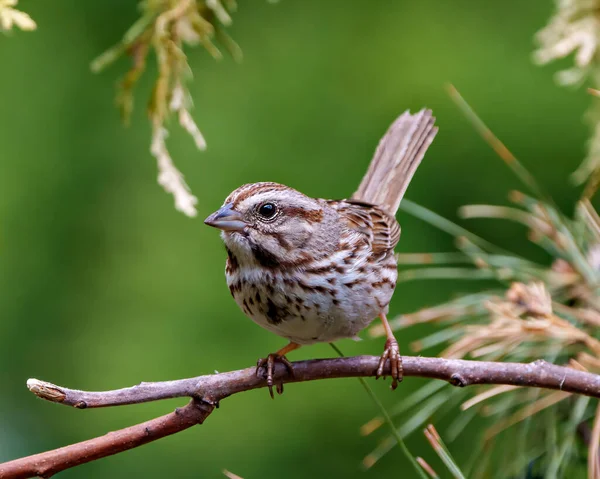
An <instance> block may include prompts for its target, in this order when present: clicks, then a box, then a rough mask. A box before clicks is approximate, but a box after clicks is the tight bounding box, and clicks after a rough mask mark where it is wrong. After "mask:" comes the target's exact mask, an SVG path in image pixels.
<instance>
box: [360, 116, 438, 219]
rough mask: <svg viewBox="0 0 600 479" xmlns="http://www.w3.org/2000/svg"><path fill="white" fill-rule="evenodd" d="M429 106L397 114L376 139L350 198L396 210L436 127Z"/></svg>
mask: <svg viewBox="0 0 600 479" xmlns="http://www.w3.org/2000/svg"><path fill="white" fill-rule="evenodd" d="M434 122H435V118H434V117H433V116H432V115H431V110H421V111H419V112H418V113H415V114H414V115H411V114H410V112H409V111H408V110H407V111H405V112H404V113H402V115H400V116H399V117H398V118H397V119H396V121H394V123H392V126H390V127H389V129H388V131H387V132H386V134H385V136H384V137H383V138H382V139H381V141H380V142H379V145H378V146H377V150H376V151H375V156H373V159H372V160H371V164H370V165H369V169H368V170H367V172H366V173H365V176H364V178H363V179H362V181H361V183H360V186H359V187H358V190H357V191H356V193H354V195H352V198H353V199H356V200H360V201H365V202H367V203H373V204H376V205H378V206H381V207H383V208H384V209H386V210H387V211H388V212H389V213H391V214H394V215H395V214H396V212H397V211H398V207H399V206H400V201H401V200H402V197H403V196H404V193H405V192H406V188H408V184H409V183H410V180H411V179H412V177H413V175H414V174H415V171H416V170H417V167H418V166H419V163H421V160H422V159H423V156H424V155H425V151H427V148H428V147H429V145H430V144H431V142H432V141H433V138H434V137H435V135H436V133H437V130H438V129H437V128H436V127H434V126H433V124H434Z"/></svg>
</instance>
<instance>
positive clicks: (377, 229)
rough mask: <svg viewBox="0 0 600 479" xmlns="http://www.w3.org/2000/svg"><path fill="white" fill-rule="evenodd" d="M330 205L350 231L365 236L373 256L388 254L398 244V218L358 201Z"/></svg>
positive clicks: (340, 201)
mask: <svg viewBox="0 0 600 479" xmlns="http://www.w3.org/2000/svg"><path fill="white" fill-rule="evenodd" d="M328 203H329V205H330V206H332V207H333V208H335V209H336V210H337V212H338V213H339V215H340V218H341V219H342V220H343V221H345V222H346V226H347V227H348V228H349V229H351V230H353V231H356V232H358V233H361V234H362V235H363V236H364V238H365V239H366V240H367V242H368V243H369V245H370V247H371V250H372V251H373V255H375V256H379V255H381V254H386V253H388V252H390V251H392V250H393V249H394V247H395V246H396V245H397V244H398V241H399V240H400V225H399V224H398V222H397V221H396V218H394V217H393V216H392V215H390V214H389V213H387V212H385V211H384V210H382V209H381V208H379V207H377V206H376V205H372V204H370V203H365V202H363V201H358V200H339V201H338V200H336V201H333V200H332V201H328Z"/></svg>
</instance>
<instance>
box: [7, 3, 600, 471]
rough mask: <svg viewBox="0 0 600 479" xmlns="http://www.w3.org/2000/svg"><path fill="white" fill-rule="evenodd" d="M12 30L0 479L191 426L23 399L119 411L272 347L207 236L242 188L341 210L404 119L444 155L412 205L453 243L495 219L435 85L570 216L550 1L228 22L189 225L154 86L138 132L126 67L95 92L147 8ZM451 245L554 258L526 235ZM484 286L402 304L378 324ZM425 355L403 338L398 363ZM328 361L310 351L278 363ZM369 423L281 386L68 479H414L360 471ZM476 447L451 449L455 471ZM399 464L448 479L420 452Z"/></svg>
mask: <svg viewBox="0 0 600 479" xmlns="http://www.w3.org/2000/svg"><path fill="white" fill-rule="evenodd" d="M20 8H22V9H23V10H25V11H27V12H28V13H29V14H30V15H31V16H32V17H33V18H34V19H35V20H36V22H37V23H38V30H37V31H35V32H33V33H22V32H15V33H14V34H12V35H9V36H5V37H1V38H0V72H1V73H0V105H1V110H0V113H1V114H0V365H1V366H0V384H1V385H2V391H1V393H0V461H3V460H9V459H12V458H16V457H19V456H23V455H27V454H32V453H36V452H40V451H43V450H46V449H50V448H56V447H59V446H62V445H66V444H69V443H72V442H76V441H80V440H84V439H87V438H90V437H93V436H96V435H100V434H103V433H105V432H107V431H110V430H113V429H117V428H121V427H125V426H128V425H131V424H134V423H136V422H140V421H143V420H146V419H149V418H152V417H154V416H157V415H160V414H164V413H166V412H169V411H171V410H172V409H173V408H174V407H176V406H178V405H181V404H184V403H185V400H179V401H166V402H160V403H153V404H146V405H140V406H129V407H121V408H111V409H99V410H86V411H76V410H73V409H68V408H66V407H59V406H55V405H52V404H49V403H44V402H42V401H40V400H37V399H36V398H35V397H34V396H33V395H31V394H30V393H29V392H28V391H27V389H26V387H25V381H26V380H27V378H29V377H37V378H40V379H45V380H48V381H52V382H55V383H58V384H64V385H68V386H71V387H75V388H81V389H94V390H99V389H108V388H118V387H123V386H128V385H132V384H135V383H138V382H140V381H142V380H144V381H152V380H164V379H174V378H179V377H188V376H196V375H199V374H204V373H211V372H213V371H214V370H219V371H226V370H229V369H237V368H241V367H247V366H249V365H251V364H254V362H255V360H256V358H258V357H260V356H264V355H265V354H266V353H268V352H271V351H273V350H275V349H277V348H279V347H281V346H282V345H283V344H284V343H285V341H284V340H283V339H280V338H278V337H276V336H274V335H272V334H270V333H268V332H266V331H263V330H262V329H260V328H259V327H257V326H256V325H254V323H252V322H251V321H250V320H248V319H246V318H245V317H244V316H243V314H242V313H241V312H240V311H239V310H238V309H237V306H236V305H235V304H234V302H233V301H232V300H231V297H230V295H229V292H228V290H227V287H226V286H225V280H224V274H223V269H224V261H225V253H224V250H223V246H222V244H221V241H220V239H219V237H218V234H217V232H216V231H215V230H213V229H210V228H208V227H206V226H205V225H204V224H203V223H202V219H203V218H204V217H205V216H207V215H208V214H209V213H211V212H212V211H213V210H215V209H216V208H217V207H218V206H219V205H220V204H221V203H222V201H223V199H224V198H225V196H226V195H227V194H228V193H229V192H230V191H231V190H233V189H234V188H236V187H237V186H239V185H240V184H242V183H245V182H252V181H258V180H272V181H278V182H282V183H286V184H289V185H291V186H293V187H295V188H297V189H299V190H301V191H303V192H305V193H307V194H309V195H313V196H324V197H330V198H339V197H345V196H347V195H349V194H351V193H352V192H353V191H354V189H355V187H356V185H357V184H358V182H359V180H360V178H361V176H362V174H363V172H364V170H365V168H366V166H367V164H368V161H369V159H370V157H371V155H372V152H373V150H374V148H375V145H376V143H377V141H378V139H379V138H380V136H381V135H382V134H383V132H384V131H385V129H386V128H387V126H388V125H389V123H390V122H391V121H392V120H393V119H394V117H395V116H396V115H397V114H399V113H400V112H402V111H403V110H404V109H406V108H411V109H413V110H414V109H419V108H421V107H423V106H427V107H430V108H432V109H433V111H434V113H435V115H436V116H437V118H438V124H439V127H440V132H439V134H438V136H437V138H436V140H435V142H434V144H433V146H432V147H431V149H430V151H429V153H428V155H427V157H426V161H425V162H424V163H423V165H422V166H421V168H420V170H419V171H418V173H417V175H416V176H415V179H414V182H413V184H412V186H411V187H410V189H409V191H408V197H409V198H411V199H412V200H413V201H416V202H418V203H420V204H422V205H424V206H427V207H428V208H431V209H433V210H435V211H436V212H438V213H441V214H443V215H444V216H447V217H449V218H451V219H455V220H457V221H459V222H461V221H460V220H458V219H457V215H456V210H457V208H458V207H459V206H460V205H462V204H465V203H505V202H506V195H507V193H508V191H509V190H511V189H513V188H520V184H519V183H518V181H517V180H516V178H514V176H513V175H512V174H511V173H510V171H509V170H508V169H507V168H506V167H505V165H503V164H502V162H501V161H500V160H499V159H498V158H497V157H496V156H495V155H494V153H493V152H492V151H491V149H490V148H489V147H488V146H487V145H486V144H485V143H484V142H483V141H482V140H481V139H480V138H479V137H478V136H477V134H476V133H475V132H474V131H473V129H472V127H471V126H470V125H469V124H468V123H467V122H466V121H465V119H464V118H463V116H462V115H461V113H460V112H459V111H458V110H457V108H456V107H455V106H454V105H453V104H452V102H451V101H450V100H449V98H448V96H447V94H446V92H445V90H444V85H445V84H446V83H447V82H452V83H453V84H455V85H456V87H457V88H458V89H459V90H460V91H461V92H462V94H463V95H464V96H465V97H466V98H467V100H468V101H469V102H470V103H471V104H472V106H473V107H474V108H475V109H476V110H477V111H478V113H479V114H480V115H481V116H482V117H483V118H484V119H485V120H486V121H487V122H488V124H489V125H490V127H491V128H492V129H493V131H494V132H495V133H496V134H497V135H498V136H499V137H500V138H501V139H503V140H504V141H505V143H506V144H507V145H508V146H509V147H510V148H511V150H512V151H513V152H514V153H515V154H516V155H517V156H518V157H519V158H520V159H521V160H522V161H523V163H524V164H525V165H526V166H527V167H528V168H529V169H530V170H531V171H532V172H533V173H534V174H535V176H536V177H537V178H538V180H539V181H540V183H542V184H543V185H544V186H545V188H546V189H547V190H548V191H549V192H550V193H551V195H552V196H553V197H554V198H555V200H556V201H557V203H558V204H559V205H561V206H562V207H563V208H564V209H565V210H566V211H570V210H571V208H572V205H573V200H574V198H576V196H577V193H578V190H577V189H575V188H573V187H572V186H571V185H570V184H569V182H568V178H567V177H568V174H569V173H570V172H571V171H573V170H574V169H575V168H576V166H577V164H578V163H579V161H580V159H581V158H582V157H583V155H584V144H585V139H586V137H587V135H588V131H587V129H586V127H585V126H584V125H583V124H582V121H581V117H582V114H583V111H584V110H585V108H586V107H587V106H588V105H589V103H590V102H591V101H592V99H591V97H589V96H588V95H586V94H585V92H584V91H583V90H578V91H569V90H565V89H560V88H558V87H557V86H556V85H555V83H554V81H553V78H552V73H553V68H539V67H536V66H534V65H533V64H532V62H531V52H532V50H533V48H534V44H533V35H534V33H535V32H536V31H537V30H538V29H540V28H541V27H542V26H543V25H544V24H545V22H546V21H547V19H548V18H549V16H550V14H551V12H552V8H553V5H552V2H550V1H546V0H544V1H542V0H535V1H529V2H522V1H519V0H512V1H505V2H472V1H468V0H455V1H453V2H439V1H436V0H422V1H420V2H410V1H397V2H387V1H383V0H371V1H370V2H359V1H351V2H348V1H345V2H341V1H331V2H320V1H317V0H303V1H302V2H299V1H294V0H283V1H281V2H279V3H278V4H275V5H273V4H269V3H268V2H266V1H264V0H252V1H243V2H240V5H239V11H238V13H236V14H235V16H234V24H233V26H232V28H230V29H229V32H230V34H231V35H232V37H233V38H234V39H235V40H236V41H237V42H238V43H239V44H240V45H241V47H242V49H243V51H244V55H245V56H244V61H243V63H242V64H241V65H240V64H236V63H234V62H233V61H232V60H231V59H228V58H226V59H225V60H224V61H222V62H215V61H214V60H213V59H212V58H210V57H209V55H208V54H207V53H206V52H205V51H204V50H202V49H195V50H191V51H190V52H189V56H190V62H191V65H192V68H193V71H194V74H195V81H194V83H193V84H192V85H191V87H190V88H191V91H192V94H193V97H194V101H195V105H196V108H195V110H194V116H195V118H196V120H197V122H198V124H199V125H200V127H201V129H202V131H203V133H204V134H205V137H206V139H207V141H208V150H207V151H206V152H204V153H200V152H198V151H197V150H196V149H195V147H194V145H193V142H192V141H191V139H190V138H189V137H188V136H186V135H185V134H184V133H181V132H180V131H178V129H177V128H175V127H174V128H173V129H172V130H173V132H172V134H171V136H170V139H169V148H170V150H171V152H172V155H173V157H174V159H175V161H176V163H177V165H178V167H179V168H180V169H181V170H182V171H183V172H184V174H185V175H186V179H187V181H188V183H189V184H190V186H191V187H192V189H193V191H194V192H195V194H196V195H197V196H198V198H199V207H198V210H199V216H198V218H196V219H190V218H187V217H185V216H183V215H182V214H180V213H178V212H176V211H175V210H174V208H173V202H172V198H171V197H170V196H168V195H167V194H166V193H164V192H163V191H162V189H161V188H160V187H159V186H157V184H156V167H155V163H154V159H153V158H152V157H151V156H150V154H149V151H148V150H149V137H150V131H149V125H148V122H147V120H146V116H145V101H146V98H147V97H148V95H149V93H150V89H151V80H152V78H153V77H154V73H155V68H154V66H152V65H151V66H150V68H149V71H148V73H147V75H146V76H145V77H144V79H142V81H141V83H140V86H139V89H138V91H137V94H136V98H137V109H136V111H135V113H134V116H133V121H132V125H131V127H129V128H128V129H125V128H123V127H122V126H121V124H120V122H119V118H118V114H117V111H116V110H115V108H114V102H113V98H114V85H115V82H116V80H117V78H118V76H119V75H120V74H121V73H123V72H124V71H125V70H126V68H127V66H128V65H127V62H126V60H122V61H121V62H119V63H117V64H116V65H114V66H113V67H111V68H110V69H108V70H107V71H105V72H103V73H102V74H100V75H94V74H92V73H91V72H90V70H89V62H90V61H91V60H92V59H93V58H94V57H95V56H96V55H98V54H99V53H101V52H102V51H103V50H104V49H106V48H107V47H109V46H110V45H112V44H113V43H115V42H116V41H117V40H118V39H119V38H120V36H121V35H122V33H123V32H124V31H125V30H126V28H127V27H128V26H129V25H130V24H131V23H133V21H134V20H135V19H136V18H137V11H136V2H134V1H133V0H129V1H123V0H110V1H108V0H106V1H103V2H81V1H75V0H52V1H50V2H39V1H33V0H22V1H21V2H20ZM399 219H400V221H401V224H402V227H403V236H402V240H401V242H400V245H399V251H402V252H417V251H444V250H450V249H451V248H452V239H451V238H449V237H448V236H446V235H445V234H444V233H441V232H439V231H437V230H435V229H433V228H432V227H430V226H428V225H426V224H424V223H422V222H421V221H419V220H417V219H414V218H412V217H410V216H408V215H406V214H404V213H400V215H399ZM461 224H465V225H466V226H468V227H469V228H470V229H472V230H473V231H475V232H477V233H478V234H481V235H485V236H486V237H489V238H493V239H494V240H495V241H496V242H497V243H499V244H502V245H503V246H505V247H507V248H511V249H513V250H515V251H516V252H519V253H521V254H525V255H528V256H530V257H532V258H534V259H537V260H542V261H543V260H544V259H545V258H544V256H543V255H542V254H541V253H540V252H539V251H537V250H536V249H535V248H534V247H533V246H528V245H527V244H526V241H524V236H525V233H526V232H525V231H524V230H523V229H521V228H519V227H516V226H513V225H510V224H506V225H505V224H504V223H502V222H485V221H478V222H469V223H464V222H461ZM476 287H478V285H476V284H472V283H467V282H465V283H456V282H444V281H436V282H428V283H406V284H402V285H400V287H399V288H398V290H397V293H396V296H395V299H394V302H393V303H392V307H391V313H392V315H395V314H399V313H401V312H409V311H414V310H416V309H419V308H422V307H424V306H428V305H432V304H435V303H436V302H437V301H442V300H445V299H448V298H449V297H450V296H451V295H452V294H455V293H457V292H460V291H465V290H469V289H473V288H476ZM425 332H426V331H424V330H422V329H418V328H413V329H411V330H408V331H405V332H404V333H403V334H402V336H401V337H400V343H401V348H403V350H404V351H408V344H409V343H410V341H411V340H414V339H416V338H418V337H419V336H420V335H422V334H424V333H425ZM364 336H365V337H366V335H364ZM382 343H383V341H382V340H369V339H367V340H365V341H362V342H360V343H354V342H352V341H342V342H341V343H340V344H339V345H340V347H341V348H342V349H343V350H344V352H345V353H346V354H369V353H371V354H380V351H381V348H382ZM332 354H333V351H331V349H330V348H329V346H327V345H317V346H312V347H306V348H303V349H301V350H300V351H298V352H294V353H292V354H291V355H290V358H291V359H301V358H315V357H323V356H331V355H332ZM371 383H372V385H373V387H374V388H375V390H376V392H377V393H378V395H379V396H380V397H381V399H382V401H384V403H385V404H386V405H393V404H395V403H397V402H398V401H401V400H402V397H403V396H405V395H407V394H408V393H409V392H410V391H413V390H414V389H415V388H417V387H418V386H419V385H421V384H423V382H422V381H419V380H416V379H408V380H406V381H405V382H404V383H403V384H402V385H401V387H400V388H399V389H398V390H397V391H396V392H395V393H393V394H392V393H391V392H389V390H388V388H387V384H383V383H381V381H380V382H377V383H376V382H375V381H371ZM376 412H377V411H376V410H375V408H374V406H373V404H372V403H371V402H370V401H369V399H368V398H367V396H366V395H365V393H364V391H363V390H362V388H361V386H360V385H359V383H358V382H357V381H356V380H335V381H327V382H315V383H310V384H297V385H289V386H287V387H286V393H285V394H284V395H283V396H282V397H278V398H276V400H275V401H271V400H270V398H269V397H268V394H267V392H266V391H264V390H260V391H251V392H248V393H245V394H240V395H237V396H235V397H232V398H230V399H227V400H226V401H223V403H222V405H221V408H220V409H219V410H217V411H216V412H215V413H214V414H213V415H212V416H211V417H210V418H209V419H208V420H207V422H206V423H205V424H204V425H203V426H200V427H196V428H193V429H191V430H188V431H186V432H183V433H181V434H177V435H175V436H173V437H170V438H166V439H163V440H161V441H159V442H156V443H153V444H150V445H147V446H144V447H142V448H139V449H136V450H133V451H129V452H126V453H124V454H120V455H117V456H114V457H110V458H107V459H103V460H101V461H97V462H94V463H91V464H88V465H84V466H81V467H79V468H76V469H73V470H71V471H67V472H64V473H62V474H61V477H64V478H75V477H86V478H105V477H123V478H124V477H146V478H155V477H156V478H158V477H190V478H192V477H217V478H218V477H222V474H221V471H222V469H224V468H227V469H229V470H231V471H233V472H235V473H237V474H239V475H241V476H243V477H245V478H258V477H260V478H263V479H266V478H270V477H282V476H283V477H288V478H303V477H310V476H312V477H344V478H348V477H393V476H397V475H398V474H401V475H402V477H413V475H414V474H413V471H412V470H411V469H410V468H409V467H410V466H409V465H408V464H407V462H406V460H405V458H404V457H403V456H402V455H401V453H400V452H399V451H398V450H394V451H392V453H390V454H389V455H388V456H387V457H385V458H384V459H383V460H382V461H381V462H380V463H378V464H377V465H376V466H375V467H374V468H373V469H371V470H369V471H367V472H364V471H363V470H362V469H361V460H362V458H363V456H364V455H366V454H367V453H368V452H370V451H371V449H373V448H374V447H375V445H376V444H377V442H378V440H380V439H381V438H382V437H384V436H385V435H386V431H385V430H384V429H382V430H381V432H380V434H379V435H377V434H376V435H374V436H372V437H366V438H364V437H361V436H360V435H359V427H360V426H361V425H362V424H363V423H365V422H366V421H368V420H369V419H370V418H372V417H373V416H374V415H375V414H376ZM458 413H459V412H458V411H457V412H456V414H458ZM409 414H410V413H409ZM475 432H476V431H474V430H472V429H471V430H467V432H466V433H465V434H463V436H461V437H460V438H459V439H458V440H457V441H456V442H454V443H453V444H451V448H452V450H453V452H454V453H455V455H456V457H457V459H458V460H459V462H462V460H464V459H466V458H468V456H469V451H470V444H471V443H472V442H473V441H475V440H477V439H476V437H477V436H476V435H475ZM408 445H409V447H410V448H411V450H413V452H414V453H415V454H418V455H422V456H425V457H426V458H427V459H428V460H429V461H430V462H431V464H433V465H434V466H438V462H437V461H436V459H435V457H434V454H433V452H432V451H431V450H430V449H429V447H428V446H427V445H426V442H425V440H424V439H423V438H422V437H421V436H420V435H419V434H415V435H413V436H411V437H410V438H409V439H408ZM437 469H442V467H437Z"/></svg>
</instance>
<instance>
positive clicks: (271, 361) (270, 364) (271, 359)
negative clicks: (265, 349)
mask: <svg viewBox="0 0 600 479" xmlns="http://www.w3.org/2000/svg"><path fill="white" fill-rule="evenodd" d="M299 347H300V345H299V344H296V343H293V342H290V344H288V345H287V346H285V347H283V348H281V349H280V350H279V351H277V352H276V353H272V354H269V355H268V356H267V357H266V358H262V359H259V360H258V362H257V363H256V375H257V376H260V368H262V367H264V366H265V365H266V370H267V386H268V387H269V394H271V397H272V398H274V397H275V396H273V369H274V367H275V362H276V361H279V362H280V363H283V365H284V366H285V367H286V368H287V370H288V372H289V374H290V376H291V377H294V368H293V367H292V363H290V362H289V361H288V359H287V358H286V357H285V355H286V354H287V353H289V352H290V351H293V350H294V349H298V348H299ZM276 389H277V394H282V393H283V382H281V383H277V385H276Z"/></svg>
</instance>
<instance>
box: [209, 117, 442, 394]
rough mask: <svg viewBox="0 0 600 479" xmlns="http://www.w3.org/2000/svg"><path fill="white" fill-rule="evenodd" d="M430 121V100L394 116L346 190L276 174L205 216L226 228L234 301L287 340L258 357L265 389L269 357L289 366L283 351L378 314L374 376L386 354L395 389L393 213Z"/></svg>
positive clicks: (353, 331) (398, 367)
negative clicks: (352, 189)
mask: <svg viewBox="0 0 600 479" xmlns="http://www.w3.org/2000/svg"><path fill="white" fill-rule="evenodd" d="M434 121H435V118H433V117H432V115H431V111H429V110H421V111H420V112H418V113H416V114H415V115H411V114H410V113H409V112H408V111H406V112H404V113H403V114H402V115H401V116H400V117H398V118H397V119H396V121H395V122H394V123H393V124H392V125H391V127H390V128H389V130H388V131H387V133H386V134H385V136H384V137H383V138H382V139H381V141H380V143H379V146H378V147H377V150H376V152H375V156H374V157H373V160H372V161H371V164H370V165H369V168H368V170H367V173H366V174H365V176H364V178H363V180H362V182H361V184H360V186H359V187H358V190H357V191H356V193H354V195H352V198H351V199H348V200H324V199H315V198H310V197H308V196H306V195H304V194H302V193H300V192H299V191H296V190H295V189H293V188H290V187H288V186H284V185H280V184H278V183H253V184H247V185H243V186H241V187H239V188H238V189H237V190H235V191H234V192H232V193H231V194H230V195H229V196H228V197H227V199H226V200H225V203H224V204H223V206H222V207H221V208H220V209H219V210H218V211H216V212H215V213H213V214H212V215H210V216H209V217H208V218H206V220H205V223H206V224H207V225H210V226H214V227H216V228H219V229H221V230H222V233H221V237H222V238H223V241H224V242H225V247H226V249H227V255H228V258H227V263H226V268H225V274H226V277H227V284H228V286H229V290H230V292H231V294H232V296H233V298H234V299H235V301H236V303H237V304H238V305H239V307H240V308H241V309H242V311H243V312H244V313H245V314H246V315H247V316H249V317H250V318H251V319H252V320H253V321H254V322H255V323H257V324H258V325H259V326H262V327H263V328H265V329H267V330H269V331H272V332H274V333H275V334H278V335H279V336H282V337H284V338H286V339H288V340H289V341H290V343H289V344H288V345H287V346H285V347H284V348H282V349H280V350H279V351H277V352H276V353H274V354H270V355H269V356H268V357H267V358H266V359H261V360H259V362H258V366H257V374H258V373H259V371H260V368H261V367H262V366H265V365H266V369H267V371H266V374H267V383H268V386H269V391H270V393H271V396H273V390H272V386H273V367H274V363H275V361H280V362H283V363H284V364H285V365H286V367H287V368H288V370H289V371H290V374H293V368H292V365H291V363H290V362H289V361H288V360H287V359H286V357H285V355H286V354H287V353H288V352H290V351H293V350H294V349H297V348H298V347H300V345H303V344H311V343H317V342H332V341H335V340H337V339H341V338H352V337H356V335H357V333H358V332H359V331H361V330H362V329H364V328H365V327H366V326H368V325H369V323H371V321H372V320H373V319H374V318H375V317H377V316H379V317H380V318H381V320H382V321H383V325H384V327H385V329H386V332H387V341H386V343H385V350H384V352H383V354H382V356H381V360H380V362H379V367H378V370H377V377H379V376H381V375H382V373H383V369H384V366H385V363H386V361H387V360H388V359H389V361H390V368H391V376H392V389H395V388H396V386H397V384H398V381H401V380H402V362H401V357H400V353H399V348H398V342H397V341H396V339H395V337H394V334H393V332H392V330H391V328H390V326H389V324H388V322H387V319H386V314H387V312H388V305H389V302H390V300H391V298H392V295H393V293H394V288H395V287H396V278H397V276H398V271H397V267H396V260H395V257H394V247H395V246H396V244H397V243H398V240H399V238H400V226H399V224H398V222H397V221H396V219H395V214H396V211H397V210H398V207H399V205H400V200H401V199H402V197H403V196H404V192H405V191H406V188H407V187H408V184H409V183H410V180H411V178H412V176H413V174H414V172H415V170H416V169H417V166H418V165H419V163H420V162H421V160H422V158H423V155H424V154H425V151H426V150H427V148H428V147H429V145H430V144H431V142H432V140H433V138H434V136H435V134H436V133H437V128H435V127H434V126H433V124H434ZM277 391H278V392H279V393H281V392H282V391H283V385H282V383H279V384H277Z"/></svg>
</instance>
